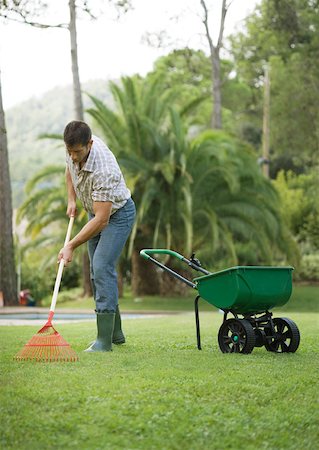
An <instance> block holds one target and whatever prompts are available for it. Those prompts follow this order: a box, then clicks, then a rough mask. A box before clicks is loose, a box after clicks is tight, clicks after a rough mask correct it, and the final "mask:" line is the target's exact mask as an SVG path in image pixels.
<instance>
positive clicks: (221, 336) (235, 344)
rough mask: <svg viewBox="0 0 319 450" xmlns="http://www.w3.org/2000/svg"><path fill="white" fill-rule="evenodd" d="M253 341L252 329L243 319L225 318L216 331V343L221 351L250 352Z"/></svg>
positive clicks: (254, 339)
mask: <svg viewBox="0 0 319 450" xmlns="http://www.w3.org/2000/svg"><path fill="white" fill-rule="evenodd" d="M255 342H256V337H255V332H254V329H253V327H252V325H251V324H250V323H249V322H248V320H245V319H228V320H225V321H224V322H223V324H222V326H221V327H220V329H219V332H218V344H219V348H220V349H221V351H222V352H223V353H251V352H252V351H253V348H254V346H255Z"/></svg>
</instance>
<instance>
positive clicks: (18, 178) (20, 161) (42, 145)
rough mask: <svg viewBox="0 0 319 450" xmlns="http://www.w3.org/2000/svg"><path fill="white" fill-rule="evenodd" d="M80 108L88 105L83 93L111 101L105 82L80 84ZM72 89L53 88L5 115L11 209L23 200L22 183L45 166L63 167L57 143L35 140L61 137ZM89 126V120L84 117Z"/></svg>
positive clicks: (70, 117) (70, 116) (70, 114)
mask: <svg viewBox="0 0 319 450" xmlns="http://www.w3.org/2000/svg"><path fill="white" fill-rule="evenodd" d="M82 90H83V92H84V94H83V102H84V107H85V108H88V107H89V106H90V105H91V101H90V99H89V97H88V95H86V94H85V92H87V93H89V94H91V95H94V96H96V97H98V98H99V99H101V100H103V101H104V102H105V103H107V104H108V105H112V104H113V101H112V98H111V95H110V93H109V89H108V81H107V80H94V81H90V82H87V83H83V85H82ZM73 118H74V115H73V91H72V86H64V87H56V88H54V89H52V90H50V91H48V92H47V93H45V94H43V95H42V96H39V97H36V98H31V99H30V100H27V101H25V102H23V103H21V104H19V105H17V106H15V107H13V108H11V109H9V110H7V111H6V125H7V133H8V147H9V162H10V173H11V182H12V196H13V206H14V207H17V206H19V205H20V204H21V202H22V200H23V198H24V186H25V183H26V181H27V180H28V179H29V178H30V177H32V176H33V175H34V174H35V173H36V172H37V171H38V170H39V169H41V168H42V167H43V166H44V165H47V164H56V163H61V164H64V160H65V154H64V147H63V144H62V141H61V144H59V143H58V141H53V140H48V139H39V138H38V136H39V135H40V134H43V133H56V134H62V132H63V129H64V126H65V125H66V124H67V123H68V122H69V121H71V120H73ZM86 120H88V122H89V123H90V118H89V117H86Z"/></svg>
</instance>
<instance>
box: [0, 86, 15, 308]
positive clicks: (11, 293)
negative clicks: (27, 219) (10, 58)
mask: <svg viewBox="0 0 319 450" xmlns="http://www.w3.org/2000/svg"><path fill="white" fill-rule="evenodd" d="M0 205H1V214H0V257H1V261H0V292H1V293H2V296H3V301H4V304H5V305H17V304H18V293H17V276H16V269H15V261H14V246H13V235H12V199H11V183H10V171H9V161H8V142H7V132H6V124H5V115H4V110H3V104H2V91H1V77H0Z"/></svg>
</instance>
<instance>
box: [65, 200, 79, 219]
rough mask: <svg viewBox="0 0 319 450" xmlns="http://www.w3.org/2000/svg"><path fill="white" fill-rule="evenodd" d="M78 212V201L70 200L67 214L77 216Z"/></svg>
mask: <svg viewBox="0 0 319 450" xmlns="http://www.w3.org/2000/svg"><path fill="white" fill-rule="evenodd" d="M76 213H77V210H76V202H73V201H68V207H67V210H66V214H67V216H69V217H75V216H76Z"/></svg>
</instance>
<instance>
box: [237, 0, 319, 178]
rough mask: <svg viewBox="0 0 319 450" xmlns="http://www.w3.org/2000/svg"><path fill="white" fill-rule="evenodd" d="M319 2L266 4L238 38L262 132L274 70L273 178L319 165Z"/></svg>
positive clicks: (241, 66)
mask: <svg viewBox="0 0 319 450" xmlns="http://www.w3.org/2000/svg"><path fill="white" fill-rule="evenodd" d="M318 26H319V14H318V4H317V2H313V1H310V0H294V1H288V0H283V1H280V2H279V1H277V0H267V1H265V0H264V1H262V2H261V4H260V5H259V6H258V7H257V10H256V12H255V14H253V15H251V16H250V17H249V18H248V19H247V20H246V30H245V31H244V32H241V33H239V34H236V35H235V36H233V38H232V53H233V55H234V58H235V67H236V71H237V73H238V76H239V77H240V78H241V79H242V80H244V81H245V82H246V83H247V84H248V85H249V86H250V88H251V101H250V107H249V108H246V121H249V122H250V124H251V125H252V126H254V127H256V129H258V128H259V129H261V120H262V119H261V118H262V91H263V84H264V78H265V77H264V75H265V73H264V72H265V67H266V65H269V68H270V72H271V91H270V151H271V160H272V164H271V167H270V172H271V175H272V177H274V176H276V173H277V172H278V170H280V169H281V168H283V169H285V170H288V169H292V170H294V171H295V172H297V173H298V172H301V171H304V170H307V168H308V169H309V168H310V167H311V166H312V165H314V164H317V163H318V156H317V155H318V149H319V147H318V123H319V116H318V108H317V107H316V105H317V104H318V101H319V94H318V92H319V91H318V79H319V71H318V65H317V64H316V63H315V61H316V60H317V59H318V57H319V53H318V48H319V45H318V43H319V42H318V33H317V29H318Z"/></svg>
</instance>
